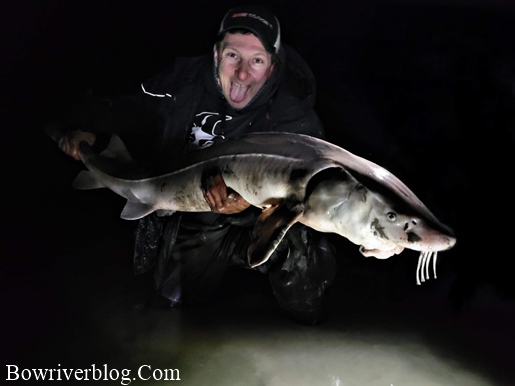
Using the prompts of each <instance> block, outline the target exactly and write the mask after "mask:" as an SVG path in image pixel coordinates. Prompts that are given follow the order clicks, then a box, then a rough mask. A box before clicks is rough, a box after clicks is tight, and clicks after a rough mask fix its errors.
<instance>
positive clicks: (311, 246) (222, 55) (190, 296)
mask: <svg viewBox="0 0 515 386" xmlns="http://www.w3.org/2000/svg"><path fill="white" fill-rule="evenodd" d="M314 98H315V82H314V78H313V75H312V73H311V71H310V69H309V67H308V66H307V64H306V63H305V62H304V60H303V59H302V58H301V57H300V56H299V55H298V54H297V53H296V52H295V51H294V50H292V49H291V48H289V47H287V46H285V45H284V44H283V43H282V42H281V33H280V25H279V22H278V20H277V18H276V17H275V16H274V15H273V14H272V13H271V12H270V11H269V10H267V9H264V8H260V7H258V6H242V7H236V8H234V9H231V10H230V11H229V12H227V14H226V15H225V17H224V18H223V20H222V23H221V26H220V30H219V33H218V38H217V41H216V43H215V45H214V49H213V53H212V54H209V55H205V56H201V57H195V58H178V59H177V60H176V62H175V63H174V66H173V67H172V68H170V69H168V70H166V71H164V72H162V73H161V74H159V75H157V76H155V77H154V78H152V79H150V80H149V81H147V82H145V83H143V84H142V85H141V92H140V93H138V94H136V95H127V96H117V97H113V98H90V99H88V100H87V101H85V102H83V103H81V104H80V105H79V106H77V107H76V108H75V109H73V111H71V112H70V114H68V115H67V116H66V117H65V119H63V122H62V123H61V124H62V127H63V130H62V132H63V135H62V137H61V138H60V139H59V141H58V143H59V146H60V148H61V149H62V150H63V151H64V152H66V153H67V154H69V155H70V156H72V157H74V158H75V159H78V153H77V149H78V144H79V143H80V142H81V141H86V142H88V143H89V144H91V145H94V146H95V147H97V148H99V149H100V148H102V146H103V145H105V143H106V137H107V136H108V135H110V134H112V133H116V134H118V135H120V136H121V137H122V138H123V139H124V141H125V142H126V143H127V145H128V147H129V149H130V151H131V154H132V155H133V157H134V158H136V159H137V160H140V161H142V162H160V161H164V160H166V159H169V158H170V157H171V156H175V155H177V154H181V153H185V152H189V151H202V149H203V148H205V147H208V146H216V143H217V142H219V141H224V140H226V139H228V138H234V137H237V136H240V135H242V134H245V133H249V132H266V131H284V132H296V133H303V134H308V135H311V136H315V137H319V138H323V137H324V131H323V128H322V125H321V123H320V121H319V119H318V117H317V115H316V113H315V112H314V110H313V105H314ZM70 128H72V129H71V130H70ZM203 189H204V194H205V199H206V201H207V202H208V204H209V206H210V207H211V209H212V213H176V214H174V215H173V216H170V217H158V216H156V215H154V214H152V215H149V216H147V217H145V218H143V219H142V220H140V222H139V224H138V228H137V232H136V247H135V256H134V263H135V271H136V272H137V273H142V272H146V271H148V270H150V269H151V268H154V280H155V287H156V289H157V292H158V293H159V294H160V296H162V297H164V298H165V299H166V300H167V302H169V304H170V305H172V306H174V305H176V304H187V303H193V302H198V301H204V300H207V299H209V296H210V295H211V294H212V291H213V289H214V288H215V287H216V286H217V284H218V283H219V281H220V280H221V277H222V275H223V274H224V272H225V271H226V270H227V268H228V267H230V266H232V265H238V266H241V267H245V268H249V267H248V264H247V262H246V261H247V259H246V250H247V247H248V242H249V232H250V230H251V229H252V227H253V225H254V222H255V220H256V218H257V215H258V214H259V211H258V210H257V209H256V208H253V207H249V204H248V203H247V202H246V201H245V200H244V199H243V198H242V197H241V196H239V195H238V194H237V192H233V191H231V190H230V189H228V188H227V186H226V185H225V183H224V181H223V179H222V177H221V176H220V175H219V174H217V173H212V174H210V175H206V176H205V178H204V181H203ZM258 269H259V270H260V271H261V272H263V273H267V274H268V275H269V278H270V282H271V285H272V288H273V291H274V294H275V296H276V298H277V300H278V302H279V304H280V305H281V307H282V308H283V309H284V310H285V311H286V312H287V313H288V314H289V315H291V316H293V317H294V318H296V319H297V320H299V321H301V322H306V323H316V322H317V321H319V320H320V318H321V314H322V307H323V294H324V291H325V289H326V288H327V287H328V286H329V285H330V284H331V282H332V279H333V277H334V270H335V262H334V258H333V255H332V254H331V251H330V248H329V246H328V244H327V242H326V240H325V238H324V237H323V235H322V234H319V233H316V232H314V231H312V230H311V229H308V228H306V227H304V226H302V225H300V224H298V225H295V226H294V227H292V228H291V229H290V231H289V232H288V234H287V236H286V237H285V239H284V240H283V242H282V243H281V244H280V246H279V247H278V248H277V251H276V252H275V253H274V255H273V256H272V257H271V258H270V260H269V261H268V262H267V263H266V264H264V265H263V266H261V267H259V268H258Z"/></svg>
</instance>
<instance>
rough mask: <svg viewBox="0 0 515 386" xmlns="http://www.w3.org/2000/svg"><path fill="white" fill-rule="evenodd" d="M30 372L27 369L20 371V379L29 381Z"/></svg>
mask: <svg viewBox="0 0 515 386" xmlns="http://www.w3.org/2000/svg"><path fill="white" fill-rule="evenodd" d="M30 375H31V374H30V370H29V369H23V370H22V371H21V379H23V380H24V381H28V380H29V379H30Z"/></svg>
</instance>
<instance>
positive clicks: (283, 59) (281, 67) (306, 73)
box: [204, 44, 315, 114]
mask: <svg viewBox="0 0 515 386" xmlns="http://www.w3.org/2000/svg"><path fill="white" fill-rule="evenodd" d="M210 66H211V71H206V72H205V75H204V82H205V84H206V88H207V90H208V92H209V94H211V95H212V96H214V97H216V98H217V99H219V100H220V102H223V104H224V108H225V109H226V111H227V112H228V113H233V114H245V113H246V112H248V111H249V110H253V109H255V108H257V107H260V106H263V105H265V104H267V103H270V101H271V100H272V99H274V96H275V95H276V94H277V93H278V90H280V89H283V88H285V90H282V91H281V93H283V92H292V93H294V94H295V96H296V98H298V99H297V102H298V100H299V99H300V100H303V99H306V98H309V97H310V96H311V95H312V94H314V91H315V86H314V85H315V80H314V77H313V74H312V72H311V70H310V69H309V67H308V65H307V64H306V62H305V61H304V59H302V58H301V57H300V55H299V54H297V53H296V52H295V51H294V50H293V49H291V48H290V47H288V46H286V45H284V44H283V45H282V46H281V49H280V50H279V53H278V55H277V57H276V61H275V68H274V71H273V72H272V76H271V77H270V79H268V81H267V82H266V83H265V84H264V85H263V87H262V88H261V89H260V90H259V91H258V93H257V94H256V95H255V96H254V98H253V99H252V100H251V101H250V102H249V103H248V104H247V105H246V106H245V107H244V108H242V109H234V108H233V107H231V106H230V105H229V104H228V103H227V101H226V100H225V97H224V95H223V92H222V88H221V87H220V85H219V81H218V71H217V66H216V63H215V62H214V58H213V57H212V56H211V61H210Z"/></svg>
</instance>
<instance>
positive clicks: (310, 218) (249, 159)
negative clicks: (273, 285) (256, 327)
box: [73, 132, 456, 284]
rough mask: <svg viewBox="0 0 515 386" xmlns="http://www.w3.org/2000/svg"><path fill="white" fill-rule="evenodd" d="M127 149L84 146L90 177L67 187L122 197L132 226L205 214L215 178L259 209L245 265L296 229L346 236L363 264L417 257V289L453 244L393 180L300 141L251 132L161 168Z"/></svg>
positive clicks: (326, 145)
mask: <svg viewBox="0 0 515 386" xmlns="http://www.w3.org/2000/svg"><path fill="white" fill-rule="evenodd" d="M126 150H127V149H125V148H124V145H123V142H121V140H120V139H119V138H118V137H115V136H113V138H112V140H111V143H110V146H109V147H108V149H107V150H106V151H105V152H103V153H100V154H96V153H94V152H93V151H92V150H91V148H90V147H89V146H88V145H87V144H86V143H81V145H80V151H79V154H80V157H81V160H82V162H83V163H84V165H85V167H86V168H87V170H84V171H82V172H81V173H80V174H79V175H78V176H77V177H76V179H75V180H74V182H73V186H74V187H75V188H77V189H94V188H101V187H107V188H109V189H110V190H112V191H113V192H115V193H116V194H118V195H120V196H122V197H124V198H126V199H127V203H126V205H125V207H124V208H123V210H122V212H121V218H122V219H126V220H136V219H140V218H142V217H144V216H146V215H148V214H150V213H152V212H157V214H158V215H160V214H161V215H163V214H170V213H172V212H175V211H181V212H208V211H210V208H209V206H208V204H207V203H206V201H205V199H204V196H203V192H202V183H203V180H204V178H205V176H206V174H209V173H213V172H214V173H220V174H221V175H222V177H223V179H224V180H225V183H226V185H227V187H228V188H230V189H232V190H234V191H235V192H237V193H238V194H240V195H241V196H242V197H243V198H244V199H245V200H246V201H248V202H249V203H250V204H251V205H253V206H255V207H258V208H261V209H262V212H261V214H260V216H259V218H258V220H257V222H256V224H255V226H254V229H253V231H252V237H251V244H250V246H249V248H248V263H249V265H250V266H251V267H257V266H259V265H260V264H263V263H264V262H266V261H267V260H268V258H269V257H270V255H271V254H272V253H273V251H274V250H275V248H276V247H277V245H278V244H279V243H280V242H281V240H282V239H283V237H284V235H285V234H286V232H287V231H288V229H289V228H290V227H291V226H292V225H293V224H294V223H296V222H299V223H302V224H304V225H306V226H308V227H310V228H313V229H314V230H316V231H319V232H325V233H336V234H338V235H340V236H343V237H345V238H346V239H348V240H349V241H350V242H352V243H354V244H356V245H359V251H360V252H361V254H362V255H364V256H374V257H376V258H378V259H386V258H389V257H391V256H393V255H396V254H399V253H401V252H402V251H403V250H404V249H405V248H406V249H410V250H414V251H419V252H420V255H419V259H418V267H417V272H416V280H417V284H420V283H421V282H424V281H425V280H426V279H429V278H430V275H429V266H430V263H431V261H432V262H433V272H434V277H435V278H436V261H437V254H438V252H440V251H445V250H448V249H450V248H452V247H453V246H454V245H455V243H456V238H455V236H454V232H453V230H452V229H451V228H450V227H448V226H446V225H444V224H443V223H441V222H440V221H439V220H438V219H437V218H436V217H435V215H434V214H433V213H431V211H430V210H429V209H428V208H427V207H426V206H425V205H424V204H423V203H422V201H421V200H420V199H419V198H418V197H417V196H416V195H415V194H414V193H413V192H412V191H411V190H410V189H409V188H408V187H407V186H406V185H405V184H404V183H403V182H402V181H401V180H400V179H399V178H397V177H396V176H395V175H393V174H392V173H391V172H389V171H388V170H386V169H385V168H383V167H381V166H379V165H377V164H375V163H373V162H371V161H369V160H367V159H365V158H362V157H359V156H357V155H354V154H352V153H351V152H349V151H347V150H345V149H343V148H341V147H339V146H336V145H334V144H332V143H330V142H327V141H324V140H321V139H317V138H314V137H310V136H307V135H303V134H292V133H275V132H274V133H270V132H269V133H252V134H248V135H245V136H242V137H239V138H236V139H231V140H227V141H224V142H222V143H219V144H216V145H213V146H211V147H209V148H206V149H203V150H197V151H193V152H191V153H188V154H184V155H181V156H179V157H174V158H173V159H171V161H170V162H167V163H165V164H159V165H157V164H154V165H141V164H139V165H138V164H136V163H135V162H133V161H132V160H131V158H130V156H129V155H128V152H127V151H126Z"/></svg>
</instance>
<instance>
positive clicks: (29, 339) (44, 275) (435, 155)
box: [0, 0, 515, 363]
mask: <svg viewBox="0 0 515 386" xmlns="http://www.w3.org/2000/svg"><path fill="white" fill-rule="evenodd" d="M214 3H215V2H213V1H200V0H190V1H147V2H143V1H130V0H126V1H121V0H120V1H118V0H117V1H114V0H112V1H96V0H93V1H88V2H85V1H56V0H46V1H19V2H16V5H14V4H10V5H7V6H3V8H4V9H3V11H2V14H1V16H0V31H1V33H0V47H1V50H0V76H1V78H0V79H1V89H2V92H1V94H0V95H1V105H0V108H1V111H0V112H1V114H0V125H1V126H0V129H1V130H2V139H1V144H2V147H1V157H2V158H1V170H2V175H1V177H2V180H1V181H2V188H3V189H2V190H3V195H2V196H3V198H2V203H3V204H2V209H3V210H2V213H3V214H4V216H3V218H2V222H3V226H2V254H1V256H0V259H1V262H2V269H1V272H0V279H1V282H0V285H1V290H2V297H3V300H4V302H3V304H4V306H3V307H5V312H2V314H3V315H4V318H5V319H6V320H7V321H8V327H6V328H5V329H4V332H6V340H5V341H6V342H7V343H8V345H7V346H6V347H9V348H10V349H12V352H11V354H12V353H16V348H17V347H20V345H28V346H30V344H31V343H32V344H34V345H37V344H38V340H39V339H41V338H40V336H41V335H44V334H45V333H48V331H49V330H50V331H53V330H55V329H56V328H57V327H56V325H58V324H60V323H61V322H60V321H61V320H62V319H61V317H63V316H64V315H65V314H66V310H64V309H63V308H62V303H61V302H60V301H58V300H56V299H62V298H63V297H67V296H68V294H67V291H68V290H69V287H66V286H65V285H61V284H62V281H63V278H62V275H67V276H68V277H67V278H66V280H65V281H66V283H68V284H70V283H73V282H74V280H75V278H74V277H73V275H77V277H80V276H81V274H82V269H81V268H80V267H81V264H83V263H84V261H82V260H80V259H79V260H78V261H77V264H76V265H75V264H74V262H71V261H66V263H65V265H66V266H67V267H68V268H69V269H64V270H63V269H62V268H60V267H61V266H62V264H63V261H62V259H63V257H62V256H65V255H66V254H67V253H69V252H70V251H75V252H76V251H80V250H81V248H82V247H81V246H83V247H84V248H85V250H87V251H98V253H99V254H102V250H103V243H104V242H106V243H113V240H114V241H116V242H119V245H120V249H119V250H117V252H116V253H115V254H113V255H111V256H110V257H109V259H110V260H108V261H107V262H106V264H112V265H113V264H114V265H117V266H122V267H123V268H122V269H121V270H120V273H119V274H120V275H121V276H126V277H129V276H131V275H132V272H131V269H132V268H131V266H130V264H131V262H130V254H131V237H132V231H133V227H134V225H135V224H134V223H132V222H124V221H122V220H120V219H119V217H118V216H119V213H120V211H121V209H122V207H123V205H124V203H123V200H119V198H118V197H114V195H113V194H111V193H110V192H87V193H84V192H76V191H73V190H72V189H71V187H70V183H71V181H72V180H73V178H74V176H75V175H76V173H77V172H78V171H79V170H80V169H81V166H80V165H79V164H78V163H76V162H73V161H72V160H71V159H69V158H68V157H66V156H65V155H63V154H61V153H60V152H59V151H58V150H57V148H56V146H55V144H54V143H53V142H52V141H51V140H50V139H49V138H48V137H46V136H45V134H44V133H43V131H42V129H43V125H44V124H45V123H46V122H48V121H49V120H52V119H55V118H56V117H58V116H59V115H60V114H61V113H63V112H64V111H66V110H67V109H68V108H69V107H70V106H71V105H72V104H73V103H74V102H76V101H77V100H79V99H80V98H81V97H82V96H83V95H84V94H85V93H86V92H88V90H91V91H93V92H94V93H96V94H113V93H119V92H130V91H133V90H137V88H138V87H139V83H140V82H141V81H142V80H144V79H146V78H148V77H150V76H151V75H153V74H155V73H157V72H158V71H160V70H161V69H163V68H165V67H166V66H167V65H168V63H170V62H171V60H172V58H174V57H175V56H181V55H185V56H188V55H197V54H202V53H204V52H206V51H210V50H211V46H212V43H213V37H214V35H215V33H216V31H217V28H218V24H219V21H220V20H221V18H222V16H223V14H224V13H225V11H226V10H227V9H228V8H229V7H230V6H233V5H237V4H239V2H233V1H218V2H216V6H215V5H214ZM268 4H270V5H271V6H272V7H273V8H274V9H275V11H276V13H277V15H278V16H279V19H280V21H281V23H282V32H283V40H284V41H285V42H287V43H288V44H290V45H291V46H293V47H294V48H295V49H296V50H297V51H299V53H300V54H301V55H303V56H304V58H305V59H306V60H307V62H308V63H309V65H310V66H311V68H312V69H313V72H314V74H315V76H316V78H317V81H318V98H317V111H318V113H319V115H320V117H321V119H322V121H323V122H324V125H325V128H326V131H327V134H328V137H329V139H330V140H331V141H332V142H334V143H337V144H339V145H340V146H342V147H345V148H346V149H348V150H350V151H352V152H355V153H357V154H359V155H362V156H364V157H366V158H368V159H370V160H373V161H375V162H377V163H379V164H381V165H382V166H384V167H386V168H388V169H390V170H391V171H393V172H394V173H395V174H397V175H398V176H399V177H400V178H401V179H402V180H403V181H404V182H406V184H407V185H408V186H410V188H411V189H412V190H413V191H414V192H415V193H416V194H417V195H418V196H419V197H420V198H421V199H422V201H423V202H425V203H426V205H427V206H428V207H429V208H430V209H431V210H432V211H433V212H434V213H435V214H436V215H437V217H438V218H439V219H441V220H442V221H443V222H444V223H446V224H448V225H450V226H451V227H453V228H454V229H455V231H456V234H457V238H458V243H457V245H456V247H455V248H454V249H453V250H451V251H449V252H445V253H441V254H440V260H439V261H440V263H439V268H438V270H439V273H440V274H441V275H442V277H443V279H442V280H440V281H439V280H432V281H431V282H429V283H426V284H425V285H424V286H420V287H419V286H415V285H414V281H415V267H416V257H417V255H416V254H413V253H410V252H409V251H407V252H405V253H403V254H402V255H400V256H398V257H395V258H392V259H389V260H387V261H378V260H369V259H363V258H362V257H361V256H360V255H359V253H358V252H357V248H356V247H355V246H353V245H349V243H348V242H346V240H342V239H340V238H337V237H335V238H334V242H335V244H336V245H337V246H338V248H339V251H341V254H342V257H341V260H340V261H339V264H340V271H339V273H338V276H337V278H336V281H335V284H334V286H333V288H332V289H331V291H332V292H331V293H330V294H329V295H330V296H332V298H333V299H336V298H337V297H338V296H339V293H342V292H345V291H347V292H346V293H349V292H350V293H352V294H353V296H354V295H355V296H357V297H360V296H363V297H365V298H375V299H378V300H387V301H394V302H396V305H397V306H399V305H401V306H402V305H403V304H406V303H409V301H410V300H413V299H417V300H420V301H422V302H428V303H431V302H438V303H439V304H443V305H444V306H445V307H446V308H447V309H449V310H451V311H450V312H451V313H455V315H458V316H459V315H460V313H461V312H464V310H466V309H467V307H471V305H474V304H476V305H477V302H478V301H481V302H484V304H489V303H492V304H501V303H502V304H503V311H502V313H501V314H502V317H501V319H502V320H500V319H498V318H497V316H496V314H495V313H491V310H490V309H489V308H488V306H487V307H486V311H485V312H484V314H481V313H478V315H479V316H478V318H479V319H480V321H479V322H477V326H478V327H477V330H476V333H477V334H481V333H484V334H486V335H485V338H484V339H483V341H484V342H488V343H485V350H491V352H489V353H490V354H491V355H492V356H493V357H494V358H496V359H499V360H500V362H502V361H503V360H505V361H506V363H507V362H508V361H509V358H511V359H513V354H514V351H513V348H512V347H513V346H514V343H515V341H514V336H515V334H514V333H513V322H514V321H515V319H514V318H513V314H514V313H513V306H514V303H513V300H514V298H515V284H514V283H515V281H514V280H513V269H512V262H513V257H514V252H513V248H512V245H511V242H512V241H513V240H514V236H513V221H512V220H513V218H514V216H513V215H514V208H513V188H512V177H513V175H514V173H513V167H514V162H513V154H514V153H513V146H514V141H515V5H514V3H513V2H511V1H488V2H486V1H465V0H464V1H458V0H454V1H432V0H427V1H393V0H391V1H378V0H377V1H372V0H370V1H314V0H313V1H311V0H309V1H289V0H283V1H280V0H277V1H270V2H268ZM70 256H73V254H70ZM82 258H83V259H88V261H89V259H90V257H87V256H86V257H84V256H83V257H82ZM93 258H94V256H93ZM113 262H114V263H113ZM120 262H121V263H120ZM87 266H88V267H89V268H88V269H89V271H88V272H89V274H90V275H93V277H95V273H96V272H97V269H98V268H94V267H97V266H96V265H95V264H92V263H91V264H90V265H87ZM70 267H72V268H70ZM92 267H93V268H92ZM92 272H93V273H92ZM245 274H248V273H245ZM241 275H243V274H241ZM113 280H116V279H113ZM227 280H232V281H231V284H233V283H236V284H241V285H242V286H247V287H248V288H250V287H251V286H252V285H256V288H259V289H260V290H263V291H265V292H266V291H267V289H263V288H267V287H266V285H264V284H263V280H264V279H263V278H254V277H252V278H251V280H241V279H240V278H239V277H238V273H231V275H229V277H228V279H227ZM56 283H61V284H59V285H58V284H56ZM89 285H92V283H90V284H89ZM224 288H225V287H224V286H222V289H221V290H220V294H218V296H220V297H223V296H226V295H227V292H228V291H227V289H226V288H225V289H224ZM84 291H85V292H87V291H89V289H87V288H85V289H84ZM339 291H341V292H339ZM72 292H73V291H72ZM435 294H437V295H438V296H436V295H435ZM433 295H435V296H433ZM70 296H73V295H70ZM478 299H479V300H478ZM215 301H216V300H215ZM482 304H483V303H482ZM336 308H337V307H336ZM333 311H334V312H337V310H333ZM65 319H66V318H65ZM66 321H67V322H70V321H69V320H68V319H66ZM494 340H495V342H494ZM12 355H14V354H12Z"/></svg>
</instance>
